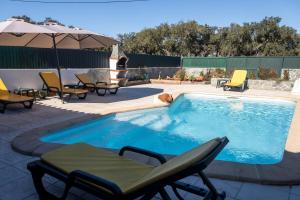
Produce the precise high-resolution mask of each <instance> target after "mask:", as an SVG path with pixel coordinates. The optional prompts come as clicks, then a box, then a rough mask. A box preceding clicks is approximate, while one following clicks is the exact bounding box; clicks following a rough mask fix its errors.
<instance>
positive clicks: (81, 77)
mask: <svg viewBox="0 0 300 200" xmlns="http://www.w3.org/2000/svg"><path fill="white" fill-rule="evenodd" d="M76 76H77V78H78V79H79V80H80V81H81V82H82V83H83V84H89V83H93V81H92V80H91V79H90V77H89V76H88V75H87V74H76Z"/></svg>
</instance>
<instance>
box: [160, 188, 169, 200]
mask: <svg viewBox="0 0 300 200" xmlns="http://www.w3.org/2000/svg"><path fill="white" fill-rule="evenodd" d="M159 194H160V196H161V197H162V199H163V200H171V197H170V196H169V195H168V193H167V192H166V190H165V189H161V190H160V191H159Z"/></svg>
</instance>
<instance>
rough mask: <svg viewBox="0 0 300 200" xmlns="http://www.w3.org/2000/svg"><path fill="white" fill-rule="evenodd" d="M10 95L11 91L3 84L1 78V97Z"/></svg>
mask: <svg viewBox="0 0 300 200" xmlns="http://www.w3.org/2000/svg"><path fill="white" fill-rule="evenodd" d="M7 94H9V91H8V89H7V87H6V85H5V83H4V82H3V80H2V79H1V78H0V95H7Z"/></svg>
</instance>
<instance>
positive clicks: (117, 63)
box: [109, 44, 128, 86]
mask: <svg viewBox="0 0 300 200" xmlns="http://www.w3.org/2000/svg"><path fill="white" fill-rule="evenodd" d="M127 62H128V58H127V56H126V55H125V53H124V52H123V50H122V49H121V47H120V46H119V44H116V45H113V50H112V53H111V56H110V59H109V67H110V80H111V83H116V84H118V85H120V86H126V84H127V81H128V79H127V78H126V75H127V71H128V70H127Z"/></svg>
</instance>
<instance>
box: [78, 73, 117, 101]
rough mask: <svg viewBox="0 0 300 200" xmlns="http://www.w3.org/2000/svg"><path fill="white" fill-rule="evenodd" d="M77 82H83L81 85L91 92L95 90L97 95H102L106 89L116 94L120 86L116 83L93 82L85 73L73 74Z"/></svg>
mask: <svg viewBox="0 0 300 200" xmlns="http://www.w3.org/2000/svg"><path fill="white" fill-rule="evenodd" d="M75 76H76V77H77V78H78V80H79V83H78V84H80V83H82V84H83V87H85V88H88V89H89V90H90V91H91V92H94V91H96V92H97V94H98V95H99V96H104V95H105V94H106V91H109V93H110V94H116V93H117V92H118V89H119V88H120V86H118V85H117V84H108V83H106V82H100V81H98V82H96V83H95V82H93V81H92V80H91V79H90V77H89V76H88V75H87V74H75Z"/></svg>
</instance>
